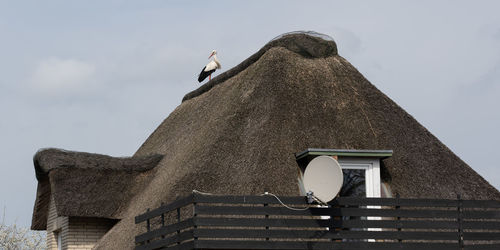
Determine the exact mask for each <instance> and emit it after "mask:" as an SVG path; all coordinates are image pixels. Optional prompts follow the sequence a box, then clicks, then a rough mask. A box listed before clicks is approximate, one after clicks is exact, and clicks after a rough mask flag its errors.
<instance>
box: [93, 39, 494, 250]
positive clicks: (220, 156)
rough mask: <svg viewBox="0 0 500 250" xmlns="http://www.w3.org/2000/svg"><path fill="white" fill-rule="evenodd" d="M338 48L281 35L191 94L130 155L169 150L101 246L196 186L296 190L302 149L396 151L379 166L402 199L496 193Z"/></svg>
mask: <svg viewBox="0 0 500 250" xmlns="http://www.w3.org/2000/svg"><path fill="white" fill-rule="evenodd" d="M325 46H326V47H325ZM311 51H316V52H314V53H311ZM336 51H337V49H336V46H335V43H334V42H332V41H323V40H320V39H318V38H315V37H304V36H303V35H300V34H298V35H290V36H285V37H283V38H281V39H278V40H275V41H273V42H272V43H271V44H268V45H266V46H265V47H264V48H263V49H262V50H261V51H259V52H258V53H257V54H256V55H253V56H252V57H250V58H249V59H247V60H246V61H245V62H243V63H242V64H240V65H239V66H237V67H236V68H234V69H231V70H229V71H228V72H226V73H224V74H221V75H220V76H218V77H217V78H215V79H213V80H212V81H211V82H208V83H207V84H206V85H204V86H202V87H201V88H200V89H198V90H196V91H194V92H192V93H190V94H188V95H187V96H186V97H185V98H184V102H183V103H182V104H181V105H180V106H178V107H177V109H176V110H174V111H173V112H172V113H171V114H170V115H169V117H168V118H167V119H165V120H164V121H163V123H162V124H161V125H160V126H159V127H158V128H157V129H156V130H155V131H154V132H153V134H152V135H151V136H150V137H149V138H148V139H147V140H146V142H145V143H144V144H143V145H142V146H141V147H140V149H139V150H138V151H137V153H136V154H135V155H136V156H144V155H150V154H162V155H165V157H164V159H163V160H162V161H161V162H160V163H159V165H158V167H157V168H155V176H154V178H153V179H152V180H151V182H150V183H149V185H148V186H147V187H145V188H144V190H142V191H141V192H140V193H138V194H137V195H136V196H134V197H133V198H132V200H131V202H130V204H129V207H128V208H127V211H126V213H125V214H124V219H123V220H122V221H121V222H120V223H118V224H117V225H116V226H115V227H114V228H113V229H111V231H110V232H108V234H106V235H105V236H104V238H103V239H102V240H101V241H100V243H99V244H98V245H97V248H98V249H131V248H132V247H133V244H134V240H133V239H134V236H135V235H136V234H138V233H139V232H142V231H143V230H144V228H142V227H143V226H144V225H141V226H136V225H134V220H133V218H134V216H136V215H138V214H140V213H143V212H145V211H146V209H147V208H154V207H157V206H159V205H160V202H171V201H173V200H174V199H176V198H177V197H179V196H185V195H188V194H189V193H191V191H192V190H193V189H197V190H200V191H203V192H211V193H218V194H261V193H263V192H265V191H269V192H273V193H276V194H279V195H298V194H299V189H298V186H297V163H296V162H295V157H294V153H295V152H300V151H302V150H304V149H306V148H340V149H393V150H394V156H393V157H391V158H389V159H386V160H384V164H383V169H382V172H383V173H384V176H385V179H386V181H389V182H390V185H391V188H392V190H393V191H394V192H397V193H399V194H400V195H401V196H402V197H416V198H418V197H434V198H456V194H457V193H460V194H462V197H463V198H466V199H470V198H473V199H500V193H499V192H498V191H497V190H496V189H495V188H493V187H492V186H491V185H490V184H489V183H488V182H486V181H485V180H484V179H483V178H481V176H479V175H478V174H477V173H476V172H475V171H474V170H472V169H471V168H470V167H469V166H468V165H467V164H465V163H464V162H463V161H462V160H460V159H459V158H458V157H457V156H456V155H455V154H453V152H451V151H450V150H449V149H448V148H447V147H446V146H445V145H443V144H442V143H441V142H440V141H439V140H438V139H437V138H436V137H434V136H433V135H432V134H431V133H429V131H427V130H426V129H425V128H424V127H423V126H422V125H420V124H419V123H418V122H417V121H416V120H415V119H414V118H413V117H411V116H410V115H409V114H408V113H406V112H405V111H404V110H403V109H402V108H401V107H399V106H398V105H397V104H396V103H394V102H393V101H392V100H390V99H389V98H388V97H387V96H386V95H384V94H383V93H381V92H380V91H379V90H378V89H377V88H376V87H375V86H373V85H372V84H370V82H368V81H367V80H366V79H365V78H364V77H363V76H362V75H361V74H360V73H359V72H358V71H357V70H356V69H355V68H354V67H353V66H352V65H351V64H349V63H348V62H347V61H346V60H345V59H344V58H342V57H340V56H338V55H337V53H336ZM139 227H141V228H139Z"/></svg>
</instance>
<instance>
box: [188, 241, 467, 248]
mask: <svg viewBox="0 0 500 250" xmlns="http://www.w3.org/2000/svg"><path fill="white" fill-rule="evenodd" d="M194 246H195V248H196V249H342V250H351V249H352V250H354V249H356V250H359V249H373V250H379V249H380V250H382V249H383V250H386V249H405V250H407V249H408V250H422V249H426V250H456V249H457V247H458V244H453V243H386V242H331V241H330V242H299V241H295V242H289V241H249V240H247V241H243V240H198V241H196V242H195V245H194Z"/></svg>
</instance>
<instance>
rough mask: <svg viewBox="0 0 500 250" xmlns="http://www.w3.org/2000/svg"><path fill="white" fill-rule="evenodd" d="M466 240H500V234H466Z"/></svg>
mask: <svg viewBox="0 0 500 250" xmlns="http://www.w3.org/2000/svg"><path fill="white" fill-rule="evenodd" d="M463 234H464V240H498V241H500V233H499V232H464V233H463Z"/></svg>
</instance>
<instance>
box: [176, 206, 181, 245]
mask: <svg viewBox="0 0 500 250" xmlns="http://www.w3.org/2000/svg"><path fill="white" fill-rule="evenodd" d="M179 222H181V208H180V207H178V208H177V223H179ZM179 234H181V230H177V236H179ZM179 244H181V242H180V241H177V245H179Z"/></svg>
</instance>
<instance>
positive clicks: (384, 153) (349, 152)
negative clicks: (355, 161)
mask: <svg viewBox="0 0 500 250" xmlns="http://www.w3.org/2000/svg"><path fill="white" fill-rule="evenodd" d="M392 154H393V151H392V150H387V149H384V150H372V149H361V150H359V149H324V148H308V149H306V150H304V151H302V152H299V153H295V159H296V160H300V159H302V158H304V157H306V156H310V155H311V156H320V155H336V156H348V157H375V158H380V159H385V158H388V157H391V156H392Z"/></svg>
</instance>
